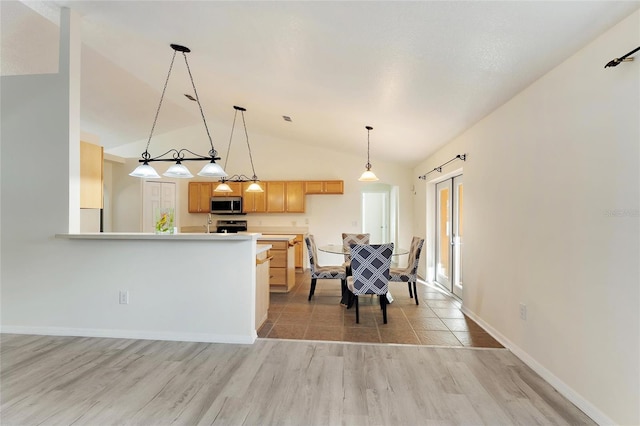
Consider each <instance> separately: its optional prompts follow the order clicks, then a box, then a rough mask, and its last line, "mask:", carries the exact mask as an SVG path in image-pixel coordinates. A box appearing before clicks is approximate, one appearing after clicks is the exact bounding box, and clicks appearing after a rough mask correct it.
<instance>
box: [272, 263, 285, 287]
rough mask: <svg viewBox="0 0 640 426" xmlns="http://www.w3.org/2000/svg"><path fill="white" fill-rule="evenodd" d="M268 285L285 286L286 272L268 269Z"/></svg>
mask: <svg viewBox="0 0 640 426" xmlns="http://www.w3.org/2000/svg"><path fill="white" fill-rule="evenodd" d="M269 284H271V285H286V284H287V270H286V269H285V268H274V267H273V266H272V267H271V268H270V269H269Z"/></svg>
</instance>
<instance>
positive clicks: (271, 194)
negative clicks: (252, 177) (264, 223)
mask: <svg viewBox="0 0 640 426" xmlns="http://www.w3.org/2000/svg"><path fill="white" fill-rule="evenodd" d="M266 187H267V211H268V212H269V213H284V212H286V192H285V191H286V183H285V182H284V181H270V182H267V185H266Z"/></svg>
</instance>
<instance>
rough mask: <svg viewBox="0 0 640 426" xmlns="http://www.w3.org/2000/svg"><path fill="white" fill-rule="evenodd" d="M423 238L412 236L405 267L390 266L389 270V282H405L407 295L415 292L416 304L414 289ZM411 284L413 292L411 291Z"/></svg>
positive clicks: (416, 295) (416, 294) (411, 295)
mask: <svg viewBox="0 0 640 426" xmlns="http://www.w3.org/2000/svg"><path fill="white" fill-rule="evenodd" d="M423 245H424V238H420V237H413V239H412V240H411V248H410V249H409V260H408V261H407V267H406V268H391V270H390V271H389V274H390V276H391V277H390V278H389V281H391V282H406V283H407V286H408V287H409V297H411V298H413V297H414V296H413V295H414V294H415V300H416V305H419V304H420V303H419V302H418V292H417V291H416V281H417V280H418V264H419V263H420V253H422V246H423ZM411 284H413V293H412V292H411Z"/></svg>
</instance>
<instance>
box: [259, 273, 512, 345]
mask: <svg viewBox="0 0 640 426" xmlns="http://www.w3.org/2000/svg"><path fill="white" fill-rule="evenodd" d="M310 285H311V279H310V277H309V273H308V272H305V273H297V274H296V286H295V287H294V288H293V289H292V290H291V291H290V292H289V293H271V303H270V308H269V317H268V318H267V321H266V322H265V323H264V324H263V326H262V327H261V328H260V330H258V337H263V338H279V339H301V340H331V341H345V342H367V343H401V344H413V345H437V346H469V347H484V348H502V347H503V346H502V345H501V344H500V343H498V342H497V341H496V340H495V339H494V338H493V337H491V336H490V335H489V334H488V333H487V332H486V331H484V330H483V329H482V327H480V326H479V325H478V324H477V323H476V322H474V321H473V320H471V319H470V318H469V317H467V316H465V315H464V314H463V313H462V311H461V310H460V306H461V305H460V302H459V301H458V300H456V299H455V298H453V297H451V296H449V295H447V294H446V293H445V292H443V291H442V290H440V289H438V288H436V287H432V286H428V285H421V284H418V296H419V298H418V300H419V301H420V305H418V306H416V304H415V302H414V300H413V299H410V298H409V291H408V289H407V285H406V284H405V283H390V284H389V289H390V291H391V293H392V294H393V298H394V301H393V303H392V304H391V305H389V306H388V307H387V316H388V321H387V324H383V321H382V311H381V310H380V305H379V302H378V299H377V297H367V296H365V297H362V296H361V297H360V299H359V300H360V323H359V324H356V313H355V308H351V309H346V308H344V307H342V306H340V281H339V280H318V283H317V286H316V291H315V295H314V297H313V298H312V299H311V301H307V297H308V295H309V287H310Z"/></svg>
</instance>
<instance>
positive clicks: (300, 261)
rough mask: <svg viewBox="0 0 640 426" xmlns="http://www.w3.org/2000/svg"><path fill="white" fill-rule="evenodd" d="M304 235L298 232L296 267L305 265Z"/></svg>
mask: <svg viewBox="0 0 640 426" xmlns="http://www.w3.org/2000/svg"><path fill="white" fill-rule="evenodd" d="M303 237H304V235H302V234H297V235H296V239H295V242H296V268H303V267H304V246H305V243H304V238H303Z"/></svg>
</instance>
